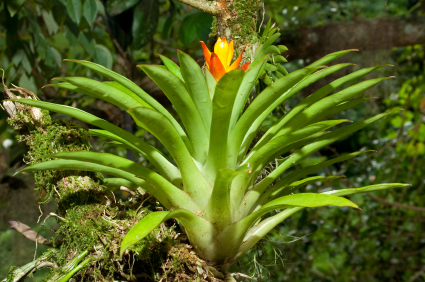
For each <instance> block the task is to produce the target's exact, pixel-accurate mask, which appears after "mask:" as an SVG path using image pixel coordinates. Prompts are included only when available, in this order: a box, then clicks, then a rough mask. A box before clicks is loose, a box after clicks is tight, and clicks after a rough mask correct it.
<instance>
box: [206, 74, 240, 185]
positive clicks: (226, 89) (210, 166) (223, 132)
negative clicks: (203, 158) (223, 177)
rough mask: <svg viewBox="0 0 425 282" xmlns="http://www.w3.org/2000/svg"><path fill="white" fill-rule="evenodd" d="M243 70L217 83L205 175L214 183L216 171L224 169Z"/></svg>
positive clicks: (226, 75)
mask: <svg viewBox="0 0 425 282" xmlns="http://www.w3.org/2000/svg"><path fill="white" fill-rule="evenodd" d="M244 74H245V73H244V71H243V70H234V71H231V72H228V73H226V74H225V75H224V76H223V77H222V78H221V79H220V80H219V82H218V83H217V86H216V89H215V94H214V99H213V116H212V123H211V132H212V133H213V134H211V136H210V148H209V152H208V160H207V163H206V164H205V173H206V176H207V178H208V179H209V180H210V181H214V179H215V176H216V174H217V172H218V170H220V169H222V168H225V167H226V162H227V155H228V153H227V152H228V151H227V150H228V143H230V142H232V140H231V139H229V138H228V137H229V126H230V118H231V116H232V112H233V106H234V103H235V99H236V96H237V94H238V90H239V87H240V85H241V83H242V81H243V78H244Z"/></svg>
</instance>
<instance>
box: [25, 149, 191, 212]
mask: <svg viewBox="0 0 425 282" xmlns="http://www.w3.org/2000/svg"><path fill="white" fill-rule="evenodd" d="M48 157H49V158H59V159H60V160H62V161H63V160H68V161H71V160H72V161H78V162H85V163H86V164H85V165H84V166H83V167H81V168H80V169H78V167H76V168H74V169H78V170H87V169H89V171H93V169H90V165H92V164H98V165H100V166H102V167H105V168H109V171H112V172H113V171H115V170H118V172H119V171H124V172H126V173H127V174H122V173H120V175H118V173H117V172H115V173H108V172H104V171H105V169H103V171H99V172H102V173H108V174H112V175H115V176H118V177H121V178H125V179H127V180H129V181H132V180H131V179H129V178H128V176H127V177H126V175H128V174H130V175H134V176H136V177H138V178H141V179H143V180H145V181H147V182H149V183H150V184H151V185H143V186H140V187H143V188H144V189H146V191H148V192H149V193H150V194H152V195H153V196H154V197H155V198H156V199H158V201H159V202H161V204H163V205H164V206H165V207H167V209H172V208H181V207H185V208H186V209H188V210H190V211H193V212H196V210H197V209H198V207H197V205H196V204H195V203H194V202H193V201H192V199H191V198H190V197H189V196H188V195H187V194H185V193H184V192H183V191H182V190H180V189H178V188H177V187H175V186H174V185H172V184H171V183H170V182H168V181H167V180H166V179H165V178H163V177H162V176H161V175H159V174H157V173H155V172H153V171H152V170H150V169H148V168H146V167H144V166H142V165H139V164H137V163H135V162H133V161H130V160H128V159H125V158H122V157H119V156H116V155H112V154H108V153H97V152H87V151H79V152H62V153H57V154H53V155H49V156H48ZM50 162H51V161H50ZM50 162H44V163H39V164H40V166H41V164H46V166H48V165H49V163H50ZM37 165H38V164H37ZM34 167H36V166H35V165H32V166H29V168H30V169H31V168H32V169H34ZM96 167H97V166H96ZM30 169H29V170H30ZM57 169H68V170H69V169H70V168H69V165H67V164H66V163H65V164H62V165H61V166H60V165H59V164H58V168H56V170H57ZM25 170H26V168H25V169H24V170H23V171H25ZM137 184H139V183H137ZM140 184H142V183H140Z"/></svg>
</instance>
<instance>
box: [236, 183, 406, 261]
mask: <svg viewBox="0 0 425 282" xmlns="http://www.w3.org/2000/svg"><path fill="white" fill-rule="evenodd" d="M408 186H410V185H409V184H399V183H396V184H379V185H372V186H367V187H363V188H355V189H343V190H337V191H329V192H326V193H329V194H331V195H334V196H347V195H353V194H358V193H365V192H372V191H377V190H384V189H392V188H402V187H408ZM338 191H340V192H339V193H338ZM303 209H304V207H296V208H290V209H286V210H284V211H282V212H280V213H278V214H277V215H274V216H271V217H269V218H267V219H265V220H263V221H262V222H260V224H258V225H256V226H254V227H252V228H251V230H250V231H249V232H248V233H247V236H246V237H245V238H244V239H243V244H241V246H240V248H239V251H238V252H237V254H236V255H235V256H234V257H233V258H232V259H231V260H230V262H233V261H235V260H237V259H238V258H239V257H240V256H242V255H243V254H245V253H246V252H247V251H248V250H250V249H251V248H252V247H253V246H254V245H255V244H256V243H257V242H258V241H259V240H261V239H262V238H263V237H264V236H266V235H267V233H269V232H270V231H271V230H273V228H275V227H276V226H277V225H278V224H279V223H281V222H282V221H284V220H285V219H287V218H288V217H290V216H292V215H294V214H295V213H297V212H299V211H301V210H303Z"/></svg>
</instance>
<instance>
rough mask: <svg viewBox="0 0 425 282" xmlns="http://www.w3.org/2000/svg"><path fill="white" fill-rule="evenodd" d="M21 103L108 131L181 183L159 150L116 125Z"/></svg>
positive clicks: (74, 111)
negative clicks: (67, 116) (136, 149)
mask: <svg viewBox="0 0 425 282" xmlns="http://www.w3.org/2000/svg"><path fill="white" fill-rule="evenodd" d="M11 101H15V100H11ZM19 103H22V104H26V105H29V106H33V107H37V108H41V109H45V110H48V111H53V112H57V113H61V114H65V115H69V116H71V117H73V118H76V119H79V120H81V121H83V122H86V123H88V124H91V125H94V126H97V127H100V128H102V129H104V130H107V131H109V132H110V133H111V134H114V135H116V136H118V137H120V138H122V139H124V140H126V141H127V143H126V144H129V146H134V147H136V148H138V150H139V152H140V153H141V154H143V156H145V157H146V159H148V160H149V162H151V163H152V165H153V166H154V167H155V168H156V169H157V170H158V171H159V172H160V173H161V174H162V175H163V176H164V177H166V178H167V179H168V180H170V181H172V182H173V183H175V182H179V179H180V178H181V176H180V172H179V171H178V169H177V168H176V167H175V166H174V165H172V164H171V163H170V162H169V161H168V160H167V159H166V158H165V157H164V155H163V154H162V153H161V152H160V151H159V150H157V149H156V148H153V147H152V146H150V145H148V144H146V143H145V142H143V141H142V140H141V139H140V138H137V137H136V136H134V135H133V134H131V133H129V132H127V131H125V130H124V129H122V128H120V127H118V126H116V125H113V124H112V123H110V122H107V121H106V120H103V119H101V118H98V117H96V116H94V115H92V114H89V113H87V112H84V111H82V110H80V109H76V108H73V107H68V106H63V105H57V104H53V103H48V102H43V101H37V100H33V99H19Z"/></svg>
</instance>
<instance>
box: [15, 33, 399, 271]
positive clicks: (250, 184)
mask: <svg viewBox="0 0 425 282" xmlns="http://www.w3.org/2000/svg"><path fill="white" fill-rule="evenodd" d="M224 41H225V39H223V40H220V42H219V44H218V45H216V47H215V50H214V53H210V52H209V51H208V49H207V48H206V47H204V51H205V54H206V60H207V63H208V64H207V68H206V69H205V72H203V70H202V69H201V68H200V67H199V66H198V64H197V63H196V62H195V61H194V60H193V59H192V58H191V57H190V56H189V55H187V54H185V53H183V52H181V51H178V57H179V61H180V67H179V66H177V65H176V64H175V63H173V62H172V61H171V60H169V59H167V58H165V57H162V56H161V59H162V60H163V62H164V65H165V66H158V65H141V66H139V67H140V68H141V69H142V70H143V71H144V72H145V73H146V74H147V75H148V76H149V77H150V78H151V79H152V80H153V81H154V82H155V83H156V84H157V85H158V86H159V87H160V88H161V89H162V91H163V92H164V93H165V95H167V97H168V98H169V100H170V101H171V102H172V104H173V106H174V108H175V109H176V111H177V113H178V115H179V117H180V119H181V122H182V126H181V125H180V123H179V122H177V120H176V119H175V118H174V117H173V116H172V115H171V114H170V113H169V112H168V111H167V110H166V109H165V108H164V107H162V106H161V105H160V104H159V103H158V102H157V101H156V100H154V99H153V98H152V97H151V96H149V95H148V94H147V93H146V92H145V91H143V90H142V89H141V88H140V87H138V86H137V85H136V84H134V83H133V82H131V81H130V80H128V79H126V78H125V77H123V76H121V75H119V74H117V73H114V72H112V71H111V70H109V69H107V68H105V67H103V66H100V65H97V64H94V63H91V62H87V61H78V60H69V61H70V62H74V63H77V64H80V65H83V66H85V67H87V68H89V69H91V70H93V71H95V72H98V73H99V74H101V75H103V76H104V77H107V78H109V79H111V80H112V81H106V82H100V81H96V80H93V79H89V78H83V77H65V78H57V79H56V80H59V81H62V82H61V83H58V84H53V85H49V86H55V87H59V88H63V89H67V90H71V91H76V92H80V93H83V94H87V95H90V96H92V97H95V98H99V99H102V100H105V101H107V102H110V103H112V104H114V105H116V106H118V107H120V108H121V109H123V110H125V111H127V112H128V113H129V114H130V115H131V116H132V117H133V119H134V120H135V122H136V123H137V125H139V126H140V127H142V128H144V129H146V130H147V131H149V132H150V133H152V134H153V135H154V136H155V137H156V138H157V139H158V140H159V141H160V142H161V143H162V144H163V145H164V147H165V148H166V149H167V150H168V153H169V155H171V156H172V160H170V159H168V158H167V157H165V154H163V153H162V152H160V151H159V150H158V149H156V148H154V147H152V146H150V145H148V144H147V143H145V142H144V141H143V140H141V139H139V138H137V137H136V136H134V135H132V134H130V133H129V132H127V131H125V130H123V129H121V128H119V127H117V126H115V125H113V124H111V123H109V122H107V121H105V120H103V119H100V118H98V117H96V116H94V115H91V114H89V113H87V112H84V111H82V110H79V109H76V108H73V107H68V106H63V105H57V104H52V103H47V102H43V101H36V100H31V99H19V101H18V102H19V103H23V104H27V105H30V106H34V107H38V108H42V109H46V110H49V111H54V112H58V113H62V114H66V115H69V116H72V117H74V118H77V119H80V120H81V121H84V122H86V123H89V124H91V125H93V126H96V127H98V128H100V129H93V130H90V132H91V134H92V135H93V136H102V137H105V138H108V139H110V140H113V141H115V143H117V144H119V145H122V146H125V147H127V148H130V149H132V150H134V151H135V152H138V153H140V154H142V155H143V156H144V157H145V158H146V159H147V160H148V161H149V162H150V163H151V164H152V166H153V167H154V168H155V170H156V171H154V170H150V169H148V168H146V167H144V166H142V165H140V164H138V163H135V162H133V161H130V160H127V159H125V158H122V157H119V156H116V155H112V154H107V153H97V152H86V151H85V152H66V153H57V154H53V155H49V156H46V157H48V158H50V159H51V160H50V161H46V162H42V163H37V164H34V165H31V166H29V167H27V168H25V169H24V170H22V171H40V170H86V171H96V172H101V173H104V174H108V175H114V176H116V177H117V178H110V179H106V181H107V183H110V184H113V185H114V186H117V185H118V186H119V185H124V186H131V185H129V184H128V183H129V182H130V183H132V186H134V187H133V188H137V187H141V188H143V189H145V190H146V191H147V192H149V193H150V194H151V195H152V196H153V197H155V198H156V199H157V200H158V201H159V202H160V203H161V204H162V205H163V206H164V207H165V208H166V209H167V211H159V212H153V213H151V214H149V215H147V216H146V217H144V218H143V219H142V220H141V221H140V222H139V223H138V224H137V225H135V226H134V227H133V228H132V229H131V230H130V231H129V232H128V234H127V235H126V236H125V238H124V240H123V242H122V244H121V255H122V254H123V253H124V252H125V251H126V250H127V249H128V248H129V247H131V246H132V245H133V244H135V243H137V242H139V241H140V240H142V239H143V238H144V237H145V236H146V235H147V234H149V233H150V232H151V231H152V230H153V229H155V228H156V227H157V226H158V225H159V224H161V223H162V222H164V221H166V220H168V219H176V220H177V221H178V222H179V224H180V226H181V227H182V228H183V230H184V231H185V232H186V234H187V236H188V238H189V241H190V243H191V244H192V245H193V247H194V249H195V251H196V253H197V254H198V256H199V257H200V258H202V259H204V260H205V261H206V262H207V263H209V264H210V265H214V266H218V267H220V269H221V270H222V271H225V270H226V269H227V267H228V266H229V265H230V264H232V263H233V262H235V260H237V259H238V258H239V257H241V256H242V255H244V254H245V253H246V252H247V251H248V250H249V249H251V248H252V247H253V246H254V245H255V244H256V243H257V242H258V241H259V240H260V239H261V238H263V237H264V236H265V235H266V234H267V233H268V232H269V231H271V230H272V229H273V228H274V227H275V226H276V225H277V224H279V223H280V222H282V221H283V220H284V219H286V218H288V217H289V216H291V215H293V214H294V213H296V212H298V211H300V210H302V209H303V208H307V207H321V206H338V207H343V206H346V207H354V208H358V206H357V205H356V204H355V203H353V202H351V201H349V200H348V199H345V198H343V197H342V196H346V195H352V194H356V193H363V192H371V191H376V190H382V189H389V188H396V187H404V186H406V185H404V184H381V185H373V186H367V187H362V188H355V189H343V190H338V191H330V192H325V193H297V194H293V192H295V191H296V190H297V189H299V188H300V187H302V186H304V185H307V184H308V183H312V182H316V181H326V180H332V179H334V178H337V177H338V176H329V177H320V176H313V177H307V176H308V175H311V174H312V173H314V172H315V171H317V170H319V169H321V168H324V167H326V166H329V165H332V164H334V163H337V162H341V161H345V160H348V159H351V158H354V157H356V156H358V155H360V154H363V153H365V152H356V153H351V154H348V155H345V156H340V157H337V158H335V159H331V160H328V161H324V162H321V163H318V164H316V165H312V166H307V167H303V168H301V169H296V170H294V169H293V167H294V165H296V164H297V163H299V162H300V161H302V160H303V159H305V158H307V157H308V156H309V155H311V154H313V153H314V152H316V151H318V150H319V149H321V148H323V147H325V146H327V145H329V144H331V143H333V142H335V141H336V140H338V139H340V138H343V137H344V136H347V135H349V134H351V133H353V132H355V131H357V130H359V129H361V128H363V127H365V126H367V125H368V124H370V123H372V122H374V121H377V120H379V119H381V118H383V117H385V116H387V115H388V114H389V113H384V114H380V115H377V116H375V117H372V118H369V119H367V120H364V121H360V122H356V123H353V124H351V125H348V126H344V127H338V128H337V129H335V130H333V131H329V129H330V128H332V127H334V126H337V125H340V124H341V123H345V122H348V120H326V118H327V117H329V116H331V115H333V114H335V113H338V112H341V111H344V110H346V109H349V108H352V107H354V106H356V105H358V104H360V103H362V102H364V101H366V100H367V99H366V98H363V97H362V95H363V93H364V91H365V90H367V89H369V88H371V87H373V86H375V85H377V84H378V83H380V82H382V81H384V80H386V79H387V78H379V79H372V80H368V81H364V82H360V83H357V84H355V85H353V86H350V87H348V88H346V89H342V90H340V88H341V87H342V86H343V85H344V84H346V83H350V82H353V81H356V80H358V79H360V78H362V77H363V76H365V75H367V74H369V73H371V72H373V71H375V70H378V69H380V68H381V67H383V66H378V67H372V68H367V69H362V70H358V71H356V72H354V73H352V74H349V75H347V76H344V77H342V78H340V79H337V80H335V81H333V82H332V83H330V84H329V85H326V86H324V87H322V88H321V89H319V90H318V91H316V92H314V93H313V94H311V95H310V96H309V97H307V98H306V99H305V100H303V101H302V102H301V103H299V104H298V105H297V106H296V107H295V108H293V109H292V110H291V111H290V112H288V113H287V114H286V115H284V116H283V117H282V118H281V119H280V120H279V121H278V122H276V123H275V124H274V125H273V126H272V127H271V128H270V129H269V130H268V131H267V132H266V133H265V134H264V135H263V136H262V137H261V139H260V140H259V141H258V142H253V140H254V138H255V136H256V134H257V132H258V130H259V128H260V126H261V124H262V123H263V121H264V120H265V119H266V117H267V116H268V115H270V113H271V112H272V111H273V110H274V109H275V108H277V107H278V106H279V105H280V104H282V102H284V101H285V100H287V99H288V98H290V97H292V96H293V95H295V94H296V93H297V92H299V91H300V90H302V89H304V88H306V87H307V86H309V85H310V84H312V83H314V82H316V81H318V80H320V79H322V78H324V77H326V76H328V75H330V74H333V73H335V72H337V71H338V70H341V69H343V68H345V67H348V66H350V65H351V64H337V65H333V66H331V67H325V65H327V64H329V63H331V62H332V61H333V60H335V59H337V58H339V57H341V56H343V55H345V54H347V53H349V52H351V51H352V50H347V51H340V52H336V53H333V54H330V55H328V56H325V57H323V58H322V59H320V60H318V61H316V62H314V63H313V64H311V65H309V66H307V67H305V68H302V69H300V70H297V71H294V72H291V73H289V74H286V75H285V76H283V77H281V78H279V79H278V80H276V81H275V82H274V83H273V84H271V85H270V86H268V87H267V88H265V89H264V90H263V91H262V92H261V93H259V94H258V95H256V97H255V99H253V101H252V102H251V103H250V104H249V106H248V107H246V104H247V101H248V98H249V97H250V95H251V93H252V91H253V89H254V87H256V84H257V83H258V78H259V76H260V75H262V74H263V73H264V72H263V71H264V69H265V67H266V63H267V60H268V56H267V55H266V56H262V57H259V58H257V59H255V60H254V61H253V62H252V63H251V64H250V65H249V67H248V65H244V69H245V70H244V69H237V68H238V66H239V64H240V58H241V56H242V54H241V55H240V57H239V58H238V59H237V60H236V63H234V64H233V65H232V64H231V60H232V57H233V47H232V46H233V42H231V43H230V44H228V43H227V42H226V44H221V43H223V42H224ZM226 50H227V51H226ZM213 60H214V61H213ZM217 65H218V66H219V67H218V68H217V67H216V66H217ZM333 92H336V93H333ZM332 93H333V94H332ZM245 107H246V109H245ZM280 157H284V160H283V161H282V162H281V163H280V164H279V165H278V166H276V167H275V169H274V170H273V171H270V172H269V173H268V174H266V176H264V170H265V168H266V167H267V166H268V165H269V163H270V162H272V161H274V160H275V159H276V158H280ZM130 188H131V187H130ZM274 210H278V212H277V213H276V214H274V215H270V214H269V212H271V211H274ZM267 215H269V216H267Z"/></svg>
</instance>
